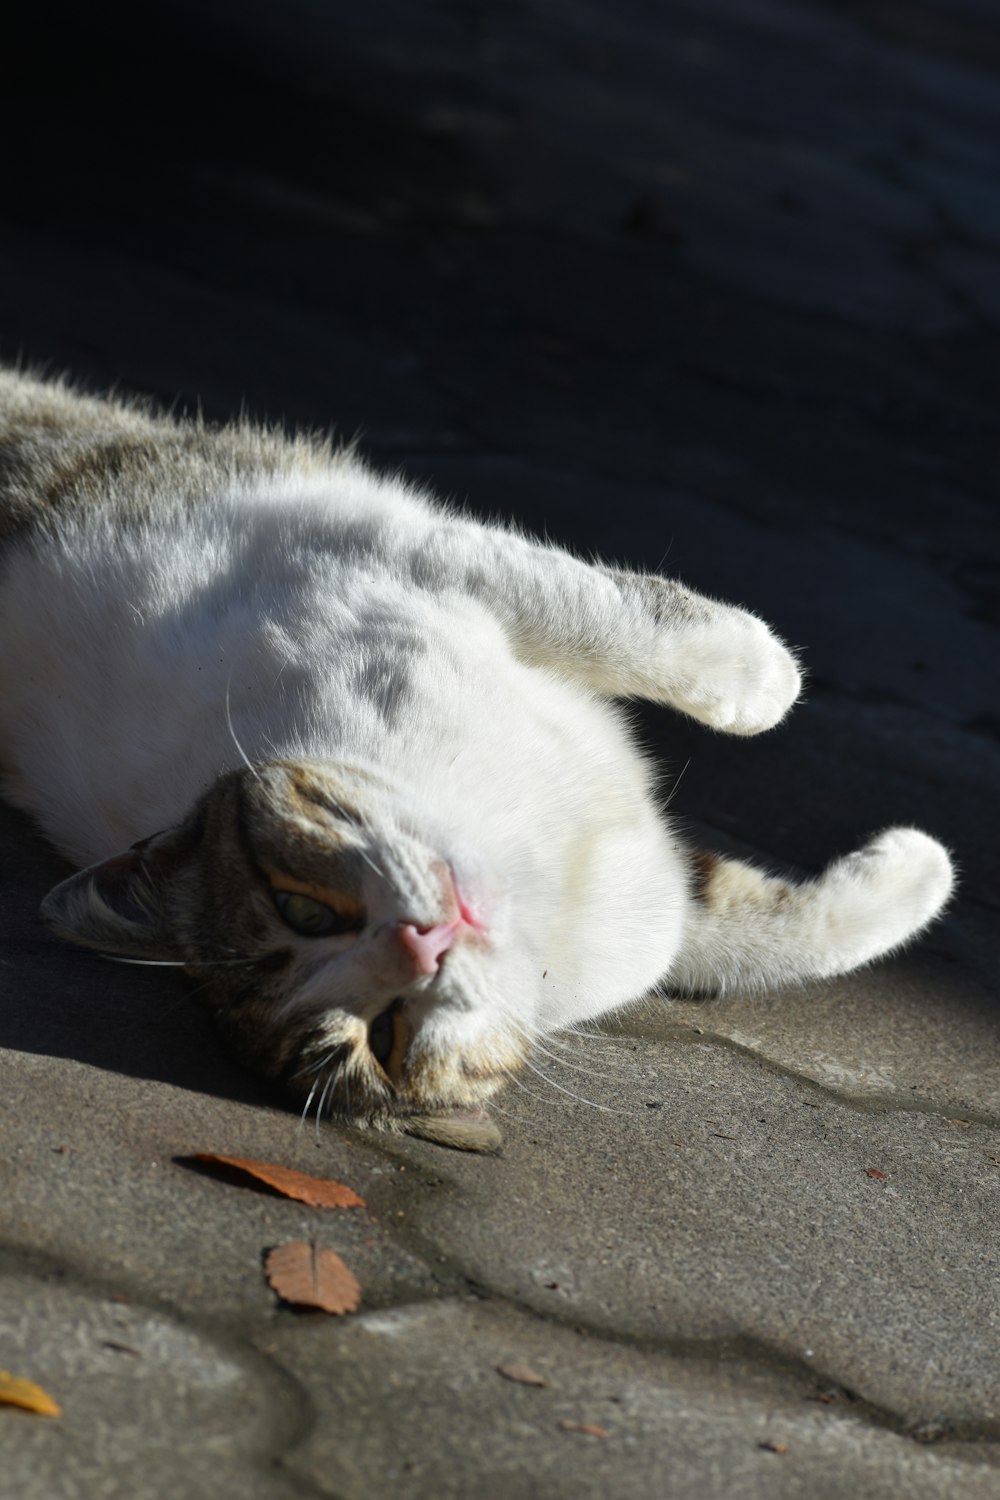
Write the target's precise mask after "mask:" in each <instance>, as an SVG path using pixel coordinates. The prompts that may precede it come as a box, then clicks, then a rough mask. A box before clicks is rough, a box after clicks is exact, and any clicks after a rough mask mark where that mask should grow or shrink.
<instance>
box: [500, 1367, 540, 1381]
mask: <svg viewBox="0 0 1000 1500" xmlns="http://www.w3.org/2000/svg"><path fill="white" fill-rule="evenodd" d="M497 1374H499V1375H502V1376H503V1378H504V1380H516V1381H517V1383H518V1385H548V1381H547V1380H546V1379H545V1376H544V1375H539V1373H538V1371H537V1370H533V1369H532V1368H531V1366H530V1365H518V1364H513V1365H497Z"/></svg>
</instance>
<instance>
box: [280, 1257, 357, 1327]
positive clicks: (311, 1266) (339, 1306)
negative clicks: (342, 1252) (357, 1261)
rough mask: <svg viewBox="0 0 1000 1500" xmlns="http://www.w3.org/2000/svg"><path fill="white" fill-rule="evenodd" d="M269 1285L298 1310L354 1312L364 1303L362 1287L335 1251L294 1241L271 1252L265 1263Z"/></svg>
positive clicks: (338, 1313)
mask: <svg viewBox="0 0 1000 1500" xmlns="http://www.w3.org/2000/svg"><path fill="white" fill-rule="evenodd" d="M264 1273H265V1275H266V1276H267V1281H268V1285H269V1286H270V1287H272V1289H273V1290H274V1291H276V1292H277V1294H278V1296H279V1297H280V1298H281V1300H282V1301H283V1302H291V1303H292V1304H293V1306H295V1307H318V1308H321V1309H322V1311H323V1312H328V1313H334V1314H335V1315H336V1316H338V1317H339V1316H340V1315H341V1314H342V1313H349V1312H354V1310H355V1308H356V1307H357V1306H358V1305H359V1304H360V1302H361V1285H360V1283H359V1281H358V1280H357V1278H356V1277H355V1275H354V1274H353V1272H351V1271H349V1270H348V1268H347V1267H346V1266H345V1265H344V1262H343V1261H342V1260H341V1258H340V1256H339V1255H335V1254H334V1252H333V1251H332V1250H321V1249H320V1248H319V1246H318V1245H317V1244H316V1242H315V1241H313V1243H312V1244H307V1243H306V1241H305V1240H292V1241H291V1242H290V1243H289V1244H287V1245H278V1246H277V1247H276V1249H274V1250H270V1251H268V1254H267V1258H266V1260H265V1262H264Z"/></svg>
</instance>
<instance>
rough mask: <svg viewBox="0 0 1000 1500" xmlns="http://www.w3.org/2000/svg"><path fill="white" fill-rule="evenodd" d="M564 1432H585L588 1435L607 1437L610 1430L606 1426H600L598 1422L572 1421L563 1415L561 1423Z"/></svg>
mask: <svg viewBox="0 0 1000 1500" xmlns="http://www.w3.org/2000/svg"><path fill="white" fill-rule="evenodd" d="M559 1426H560V1427H561V1428H562V1430H563V1432H585V1433H586V1434H587V1436H588V1437H599V1438H606V1437H607V1436H608V1430H607V1428H606V1427H598V1425H597V1423H596V1422H570V1421H568V1420H567V1418H566V1417H563V1418H562V1420H561V1421H560V1423H559Z"/></svg>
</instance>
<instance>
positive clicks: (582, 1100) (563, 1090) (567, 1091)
mask: <svg viewBox="0 0 1000 1500" xmlns="http://www.w3.org/2000/svg"><path fill="white" fill-rule="evenodd" d="M524 1066H525V1067H526V1068H530V1069H531V1071H532V1073H536V1074H537V1075H538V1077H539V1078H540V1079H541V1080H542V1082H543V1083H547V1084H548V1085H549V1087H550V1088H553V1089H558V1090H559V1092H560V1094H566V1095H567V1097H568V1098H570V1099H575V1100H576V1101H577V1103H578V1104H587V1105H589V1106H590V1108H591V1109H599V1110H602V1111H603V1113H604V1114H607V1115H620V1114H621V1113H622V1110H621V1109H620V1108H612V1107H611V1106H610V1105H608V1104H598V1103H596V1101H595V1100H593V1099H585V1098H584V1096H583V1095H582V1094H574V1092H573V1090H572V1089H566V1088H563V1086H562V1084H561V1083H556V1081H555V1079H554V1078H549V1077H547V1076H546V1074H544V1073H543V1072H542V1070H541V1069H540V1068H536V1067H533V1066H532V1064H531V1063H530V1062H529V1061H528V1059H527V1058H525V1059H524Z"/></svg>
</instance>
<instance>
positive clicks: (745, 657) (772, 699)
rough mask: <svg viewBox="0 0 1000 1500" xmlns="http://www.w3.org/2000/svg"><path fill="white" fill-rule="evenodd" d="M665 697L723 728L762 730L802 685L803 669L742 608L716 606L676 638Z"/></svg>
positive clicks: (779, 715)
mask: <svg viewBox="0 0 1000 1500" xmlns="http://www.w3.org/2000/svg"><path fill="white" fill-rule="evenodd" d="M676 646H677V652H678V666H679V668H680V670H679V671H677V672H676V673H675V674H672V675H673V676H674V682H673V684H672V685H671V692H670V702H671V704H672V705H673V707H675V708H678V709H680V710H681V712H682V713H686V714H690V715H691V717H692V718H693V719H697V720H699V722H700V723H702V724H707V725H709V727H710V728H712V729H719V730H721V731H722V732H723V733H724V734H744V735H750V734H761V733H763V731H764V730H765V729H773V727H774V726H775V724H778V723H780V722H781V720H782V719H783V718H784V717H785V715H786V714H787V712H788V710H789V709H790V708H791V706H792V704H793V703H794V702H795V701H796V699H797V698H798V697H799V694H800V693H801V691H802V672H801V669H800V667H799V664H798V662H797V661H796V659H795V657H794V656H793V655H792V653H791V651H789V649H788V647H787V646H786V645H785V644H784V642H783V641H780V640H779V639H778V637H777V636H776V635H775V634H774V633H773V632H772V631H771V630H770V629H769V628H768V627H767V626H766V625H765V624H764V622H763V620H758V619H757V617H756V615H752V614H750V613H749V612H748V611H747V610H742V609H735V608H732V607H730V606H720V607H719V609H718V613H715V612H713V614H712V616H711V618H710V619H708V620H704V621H700V622H698V624H692V625H691V626H689V627H688V629H687V630H685V631H684V632H683V633H682V634H681V635H680V636H679V637H678V638H676Z"/></svg>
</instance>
